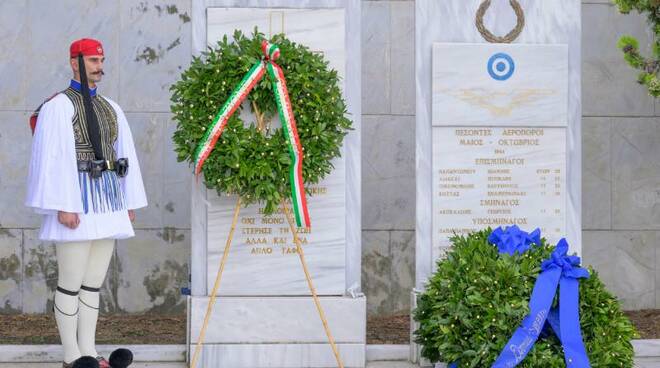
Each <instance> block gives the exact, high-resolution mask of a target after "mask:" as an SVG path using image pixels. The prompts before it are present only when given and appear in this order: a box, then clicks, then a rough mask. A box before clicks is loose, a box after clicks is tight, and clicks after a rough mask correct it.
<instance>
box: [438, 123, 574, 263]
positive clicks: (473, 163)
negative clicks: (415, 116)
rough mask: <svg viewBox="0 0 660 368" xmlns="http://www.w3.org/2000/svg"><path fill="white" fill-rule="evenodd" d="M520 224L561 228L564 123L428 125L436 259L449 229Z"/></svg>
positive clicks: (554, 235)
mask: <svg viewBox="0 0 660 368" xmlns="http://www.w3.org/2000/svg"><path fill="white" fill-rule="evenodd" d="M513 224H515V225H518V226H519V227H520V228H522V229H523V230H526V231H532V230H534V229H536V228H540V229H541V234H542V235H543V236H544V237H546V238H547V239H548V241H550V242H553V243H554V242H557V241H558V240H559V239H560V238H562V237H564V236H565V233H566V129H565V128H539V127H535V128H527V127H434V128H433V252H432V254H433V259H437V258H438V257H440V256H441V255H442V254H443V253H444V251H445V250H446V249H447V248H448V247H449V246H450V245H451V243H450V241H449V238H450V237H451V236H452V235H453V234H459V235H466V234H467V233H470V232H474V231H478V230H481V229H484V228H487V227H491V228H496V227H498V226H503V227H504V226H508V225H513Z"/></svg>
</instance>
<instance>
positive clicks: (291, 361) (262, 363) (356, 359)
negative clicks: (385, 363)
mask: <svg viewBox="0 0 660 368" xmlns="http://www.w3.org/2000/svg"><path fill="white" fill-rule="evenodd" d="M191 349H194V346H191ZM337 349H338V350H339V354H340V356H341V359H342V363H343V364H344V367H346V368H359V367H364V366H365V353H364V345H362V344H337ZM200 361H201V362H202V366H203V367H231V368H298V367H305V368H334V367H337V361H336V360H335V356H334V354H333V352H332V348H331V347H330V345H329V344H250V345H248V344H224V345H220V344H213V345H204V347H203V349H202V358H201V360H200Z"/></svg>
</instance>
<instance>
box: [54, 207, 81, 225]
mask: <svg viewBox="0 0 660 368" xmlns="http://www.w3.org/2000/svg"><path fill="white" fill-rule="evenodd" d="M57 221H59V222H60V224H62V225H64V226H66V227H68V228H69V229H75V228H77V227H78V225H80V217H78V214H77V213H71V212H64V211H58V212H57Z"/></svg>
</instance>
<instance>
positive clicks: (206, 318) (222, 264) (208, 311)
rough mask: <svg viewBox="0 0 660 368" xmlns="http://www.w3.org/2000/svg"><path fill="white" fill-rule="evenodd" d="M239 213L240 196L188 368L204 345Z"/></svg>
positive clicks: (194, 361) (194, 364)
mask: <svg viewBox="0 0 660 368" xmlns="http://www.w3.org/2000/svg"><path fill="white" fill-rule="evenodd" d="M240 212H241V196H238V199H236V207H235V208H234V218H233V219H232V221H231V229H230V230H229V236H227V243H226V244H225V251H224V253H223V254H222V260H221V261H220V267H219V268H218V273H217V274H216V276H215V283H214V284H213V291H211V299H209V304H208V306H207V307H206V315H205V316H204V324H203V325H202V329H201V331H200V332H199V338H198V339H197V345H195V353H194V354H193V358H192V360H191V363H190V368H195V367H196V366H197V360H198V359H199V354H200V353H201V348H202V344H203V343H204V337H205V336H206V328H207V327H208V325H209V320H210V319H211V311H212V310H213V305H214V304H215V299H216V294H217V292H218V288H219V287H220V280H221V279H222V272H223V271H224V270H225V262H226V261H227V257H228V256H229V246H231V241H232V239H233V238H234V230H236V223H237V222H238V214H239V213H240Z"/></svg>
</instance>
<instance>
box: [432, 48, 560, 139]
mask: <svg viewBox="0 0 660 368" xmlns="http://www.w3.org/2000/svg"><path fill="white" fill-rule="evenodd" d="M567 93H568V47H567V46H566V45H565V44H564V45H520V44H516V45H511V44H465V43H435V44H433V97H432V99H433V120H432V124H433V125H434V126H440V125H444V126H446V125H463V126H465V125H470V126H472V125H476V126H480V125H484V124H486V125H491V124H492V125H507V126H566V124H567V122H568V119H567V109H568V104H567V102H568V100H567V99H568V97H567Z"/></svg>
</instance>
